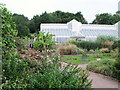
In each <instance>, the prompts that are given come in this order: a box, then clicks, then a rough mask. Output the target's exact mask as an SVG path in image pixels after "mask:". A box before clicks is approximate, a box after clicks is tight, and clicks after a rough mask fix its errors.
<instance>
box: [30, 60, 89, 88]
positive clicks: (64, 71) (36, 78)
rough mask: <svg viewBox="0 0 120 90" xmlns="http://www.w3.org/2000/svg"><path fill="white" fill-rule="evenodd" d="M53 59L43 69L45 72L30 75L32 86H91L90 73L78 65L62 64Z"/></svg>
mask: <svg viewBox="0 0 120 90" xmlns="http://www.w3.org/2000/svg"><path fill="white" fill-rule="evenodd" d="M56 60H57V59H54V60H52V62H51V63H50V64H47V66H46V67H45V68H44V69H43V73H35V74H34V75H33V76H31V77H30V83H31V84H30V88H90V87H91V81H90V80H88V74H87V73H86V72H85V71H84V70H82V69H81V68H77V66H76V67H75V66H70V65H67V66H65V67H62V65H61V64H60V63H59V62H58V61H56Z"/></svg>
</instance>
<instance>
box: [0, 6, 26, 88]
mask: <svg viewBox="0 0 120 90" xmlns="http://www.w3.org/2000/svg"><path fill="white" fill-rule="evenodd" d="M0 12H2V14H1V15H0V17H1V18H2V51H3V52H2V75H3V76H2V78H3V79H2V83H3V84H2V85H1V87H9V86H10V85H12V86H10V87H12V88H13V87H14V86H15V84H17V83H19V80H20V82H22V83H21V84H19V85H21V86H22V85H23V83H24V84H25V82H23V79H24V78H23V77H25V76H26V75H25V74H26V68H27V67H26V64H25V63H23V62H24V61H19V60H20V57H19V54H18V53H17V51H16V50H15V49H14V47H16V43H15V40H16V39H15V37H16V36H17V30H16V27H15V26H16V25H15V24H14V23H13V20H12V14H11V13H10V12H9V11H8V10H7V8H5V7H4V6H3V5H0ZM18 71H19V72H18ZM22 78H23V79H22ZM19 85H18V86H17V87H19ZM21 86H20V87H21ZM23 86H24V85H23Z"/></svg>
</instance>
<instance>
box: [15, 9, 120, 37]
mask: <svg viewBox="0 0 120 90" xmlns="http://www.w3.org/2000/svg"><path fill="white" fill-rule="evenodd" d="M72 19H76V20H77V21H79V22H81V23H83V24H87V21H86V19H85V18H84V16H83V15H82V13H81V12H77V13H75V14H74V13H69V12H63V11H55V12H52V13H47V12H44V13H42V14H41V15H35V16H33V18H32V19H31V20H29V19H28V18H27V17H25V16H24V15H20V14H13V21H14V22H15V23H16V28H17V30H18V36H21V37H22V36H27V35H29V33H35V32H38V31H39V30H40V24H41V23H67V22H69V21H71V20H72ZM118 21H120V16H119V15H118V14H117V13H116V14H114V15H111V14H109V13H102V14H97V15H96V18H95V19H94V20H93V22H92V23H93V24H108V25H112V24H115V23H117V22H118Z"/></svg>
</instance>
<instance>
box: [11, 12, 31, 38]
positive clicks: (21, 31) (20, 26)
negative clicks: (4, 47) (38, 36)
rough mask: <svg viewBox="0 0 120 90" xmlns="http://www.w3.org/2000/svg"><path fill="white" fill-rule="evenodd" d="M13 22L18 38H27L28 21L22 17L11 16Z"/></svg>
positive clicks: (17, 15)
mask: <svg viewBox="0 0 120 90" xmlns="http://www.w3.org/2000/svg"><path fill="white" fill-rule="evenodd" d="M13 21H14V22H15V24H16V28H17V30H18V36H21V37H22V36H27V35H28V34H29V32H30V31H29V27H28V25H29V20H28V18H27V17H25V16H24V15H19V14H13Z"/></svg>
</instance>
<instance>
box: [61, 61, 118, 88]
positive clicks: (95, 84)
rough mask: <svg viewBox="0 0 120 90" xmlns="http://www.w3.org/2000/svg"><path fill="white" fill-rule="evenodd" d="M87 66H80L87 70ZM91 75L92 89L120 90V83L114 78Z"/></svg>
mask: <svg viewBox="0 0 120 90" xmlns="http://www.w3.org/2000/svg"><path fill="white" fill-rule="evenodd" d="M62 65H63V66H65V65H67V63H65V62H62ZM86 66H87V64H79V65H78V67H81V68H83V69H86ZM89 74H90V76H89V79H91V80H92V88H119V89H118V90H120V83H118V81H116V80H114V79H113V78H111V77H108V76H105V75H102V74H98V73H93V72H89Z"/></svg>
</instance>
